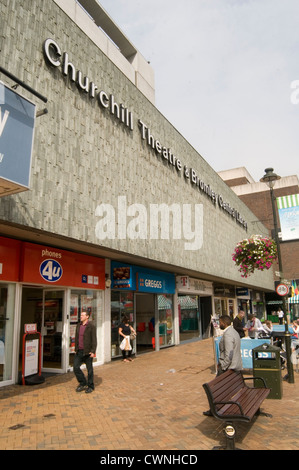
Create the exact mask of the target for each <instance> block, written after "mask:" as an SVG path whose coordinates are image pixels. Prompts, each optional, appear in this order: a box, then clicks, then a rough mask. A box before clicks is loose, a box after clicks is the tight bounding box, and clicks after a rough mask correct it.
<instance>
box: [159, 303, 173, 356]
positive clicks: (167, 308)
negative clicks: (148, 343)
mask: <svg viewBox="0 0 299 470" xmlns="http://www.w3.org/2000/svg"><path fill="white" fill-rule="evenodd" d="M158 310H159V339H160V347H161V348H162V347H165V346H171V345H172V344H174V332H173V296H172V295H167V294H162V295H158Z"/></svg>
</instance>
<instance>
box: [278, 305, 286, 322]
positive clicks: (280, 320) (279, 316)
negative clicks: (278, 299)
mask: <svg viewBox="0 0 299 470" xmlns="http://www.w3.org/2000/svg"><path fill="white" fill-rule="evenodd" d="M277 315H278V320H279V324H280V325H283V317H284V313H283V310H282V309H281V307H279V308H278V310H277Z"/></svg>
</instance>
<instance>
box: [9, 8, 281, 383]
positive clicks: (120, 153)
mask: <svg viewBox="0 0 299 470" xmlns="http://www.w3.org/2000/svg"><path fill="white" fill-rule="evenodd" d="M82 7H84V8H82ZM0 13H1V18H2V19H5V21H3V22H2V31H1V56H2V62H1V64H2V72H1V73H0V79H1V81H2V83H3V86H5V87H7V88H10V89H11V87H12V86H14V85H15V82H14V80H13V79H12V78H11V77H9V76H8V75H7V74H6V73H5V71H4V72H3V69H4V70H6V71H9V72H10V74H13V76H15V77H18V78H19V79H20V80H21V81H22V82H23V83H25V84H28V85H30V87H32V89H34V90H36V91H38V92H39V93H40V94H41V95H42V96H43V97H46V98H47V103H46V105H45V104H44V103H42V101H41V100H40V99H39V98H38V97H37V96H36V95H34V94H32V93H30V91H28V89H24V88H22V87H21V86H19V87H18V88H17V90H15V92H16V93H19V94H20V95H22V96H24V97H25V98H26V99H28V100H30V101H31V102H32V103H34V105H35V106H36V109H37V113H36V116H40V117H36V119H35V129H34V141H33V151H32V159H31V168H30V185H29V187H28V190H26V191H23V192H18V193H17V194H7V195H6V194H5V189H3V191H2V197H1V204H0V233H1V237H2V238H1V260H0V262H1V265H2V266H3V269H2V270H1V273H0V282H1V290H2V300H1V312H2V313H1V314H2V317H3V319H2V326H1V334H2V356H0V357H2V362H1V364H2V370H1V373H2V380H1V379H0V385H5V384H7V383H12V382H15V381H16V380H17V377H18V368H19V358H20V357H21V356H22V355H23V356H24V350H22V348H23V343H22V340H23V334H24V325H32V324H37V329H38V330H39V332H40V333H41V336H42V367H43V368H44V369H47V370H50V371H52V370H55V371H59V372H65V371H67V370H69V368H70V367H71V366H72V358H73V354H74V349H73V347H74V344H73V337H74V327H75V324H76V322H77V321H78V319H79V313H80V311H82V309H86V308H87V309H90V311H91V312H92V316H93V320H94V321H95V322H96V325H97V331H98V351H97V363H100V364H101V363H104V362H107V361H109V360H111V357H118V356H119V355H120V351H119V347H118V346H119V345H118V325H119V322H120V319H121V316H122V315H123V314H127V315H128V316H129V319H130V321H131V322H132V324H134V325H135V327H136V328H137V330H138V336H137V340H136V343H135V344H134V345H133V347H134V350H135V352H136V353H137V354H138V353H139V352H140V353H141V352H142V351H144V350H148V349H151V350H153V348H154V349H159V348H161V347H166V346H170V345H176V344H179V342H180V341H183V340H188V339H194V338H197V339H200V338H203V337H205V335H208V334H209V326H210V321H211V317H212V316H215V315H219V314H220V313H223V312H226V313H230V314H231V315H232V316H234V315H235V314H236V313H237V308H238V293H237V290H236V289H238V288H239V289H246V291H247V293H246V294H245V297H244V292H243V294H240V295H241V298H243V299H245V301H247V300H246V299H249V298H250V295H251V294H250V293H252V292H254V293H255V294H254V295H255V296H257V298H258V299H259V302H261V304H262V303H263V295H264V293H265V292H267V291H271V290H272V289H273V275H272V272H271V271H269V272H263V273H256V274H254V275H252V276H251V277H250V278H248V279H246V280H244V279H243V278H241V276H240V273H239V271H238V269H237V268H236V266H235V265H234V263H233V262H232V259H231V256H232V252H233V250H234V247H235V245H236V244H237V242H239V241H240V240H242V239H243V238H246V237H247V236H248V234H249V235H250V234H251V233H253V232H254V231H255V223H253V221H254V219H255V216H254V215H253V213H252V212H251V210H250V209H249V208H248V207H247V205H246V204H244V203H243V202H242V201H241V200H240V198H239V197H238V196H237V195H236V194H235V193H234V191H233V190H232V189H230V188H229V187H228V186H227V184H226V183H225V182H224V181H223V180H222V179H221V178H220V176H219V175H218V174H217V173H216V172H215V171H214V170H213V169H212V168H211V167H210V165H209V164H208V163H207V162H206V161H205V160H204V159H203V158H202V156H201V155H200V154H199V153H198V152H197V151H196V150H195V149H194V148H193V147H192V146H191V145H190V144H189V143H188V142H187V141H186V140H185V139H184V137H183V136H182V135H181V134H180V133H179V132H178V131H177V130H176V129H175V128H174V127H173V126H172V124H171V123H170V122H169V121H168V120H166V119H165V117H164V116H163V115H162V114H161V113H160V112H159V110H158V109H157V108H156V107H155V104H154V73H153V70H152V69H151V67H150V65H149V64H148V63H147V61H146V60H145V59H144V58H143V57H142V55H141V54H140V53H139V52H138V51H137V49H136V48H135V47H134V46H133V45H132V44H131V43H130V41H129V40H128V39H127V38H126V37H125V35H124V34H123V33H122V32H121V31H120V30H119V28H118V27H117V26H116V25H115V24H114V22H113V21H112V20H111V18H110V17H109V15H108V14H107V13H106V12H105V11H104V10H103V9H102V8H101V6H100V5H99V4H98V2H97V1H95V0H90V1H88V2H87V1H86V2H85V1H81V2H80V3H79V2H76V1H75V0H47V1H46V0H38V1H37V0H30V1H29V0H24V1H20V0H12V1H11V2H9V4H7V2H6V1H4V0H0ZM99 26H101V28H100V27H99ZM103 29H104V30H106V31H105V33H104V32H103ZM107 34H110V35H111V36H112V39H113V41H111V39H109V37H107ZM182 105H183V104H182ZM45 106H46V108H47V113H46V114H43V112H42V110H43V108H44V107H45ZM3 116H4V114H3V112H2V118H1V119H2V121H1V122H2V124H3V128H4V117H3ZM8 119H9V118H8ZM3 135H4V134H3ZM0 144H1V141H0ZM25 189H26V188H25ZM259 232H261V233H264V234H268V230H267V228H266V226H264V225H263V224H260V225H259ZM8 253H9V259H13V260H14V262H13V266H14V272H13V273H8V272H7V270H6V267H7V266H8V262H9V260H8ZM242 295H243V297H242ZM4 318H9V320H7V321H6V320H5V321H4ZM5 322H6V323H5ZM29 328H30V327H29ZM27 333H28V332H27ZM27 339H28V338H27ZM25 347H27V345H25Z"/></svg>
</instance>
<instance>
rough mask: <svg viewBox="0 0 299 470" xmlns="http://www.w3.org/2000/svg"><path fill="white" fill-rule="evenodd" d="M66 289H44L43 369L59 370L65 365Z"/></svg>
mask: <svg viewBox="0 0 299 470" xmlns="http://www.w3.org/2000/svg"><path fill="white" fill-rule="evenodd" d="M64 304H65V302H64V290H52V289H51V290H47V289H44V290H43V310H42V315H43V318H42V331H41V333H42V339H43V347H42V351H43V358H42V359H43V360H42V369H44V370H47V371H48V372H50V371H52V372H58V369H60V370H62V369H64V367H63V365H64V364H63V362H64V361H63V359H64V355H63V350H64V348H63V325H64Z"/></svg>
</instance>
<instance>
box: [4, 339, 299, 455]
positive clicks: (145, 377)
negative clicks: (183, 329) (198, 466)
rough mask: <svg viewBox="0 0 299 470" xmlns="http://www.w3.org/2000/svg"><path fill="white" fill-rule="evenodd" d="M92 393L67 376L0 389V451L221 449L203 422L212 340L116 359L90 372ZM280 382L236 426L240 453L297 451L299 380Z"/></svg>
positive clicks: (212, 423)
mask: <svg viewBox="0 0 299 470" xmlns="http://www.w3.org/2000/svg"><path fill="white" fill-rule="evenodd" d="M94 373H95V387H96V388H95V391H94V392H93V393H91V394H86V393H85V392H81V393H77V392H76V391H75V389H76V387H77V382H76V379H75V377H74V374H73V373H72V372H70V373H68V374H62V375H56V376H52V377H48V378H46V381H45V383H43V384H40V385H32V386H21V385H13V386H8V387H2V388H0V406H1V415H0V424H1V425H0V449H1V450H97V451H110V453H111V452H112V451H120V450H123V451H126V450H130V451H134V450H140V451H151V450H154V451H166V450H168V451H169V450H171V451H180V452H186V453H190V451H201V450H211V449H212V448H213V447H214V446H217V445H220V444H224V443H225V439H224V434H223V423H222V422H220V421H218V420H216V419H215V418H213V417H207V416H204V415H203V411H205V410H207V408H208V402H207V398H206V395H205V392H204V390H203V387H202V384H203V383H204V382H208V381H210V380H212V379H213V378H214V377H215V366H214V352H213V340H212V338H210V339H207V340H202V341H197V342H191V343H187V344H182V345H180V346H176V347H171V348H168V349H164V350H161V351H159V352H150V353H146V354H143V355H140V356H138V357H136V358H135V359H134V361H133V362H131V363H125V362H122V361H120V360H114V361H112V362H111V363H108V364H104V365H102V366H96V367H95V368H94ZM294 375H295V383H294V384H289V383H288V382H283V396H282V399H278V400H277V399H267V400H265V401H264V403H263V405H262V410H263V411H265V412H267V413H270V414H272V416H273V417H272V418H269V417H266V416H263V415H259V416H257V417H256V418H255V419H254V421H253V422H252V423H250V424H247V423H241V424H237V437H236V446H237V447H238V448H241V449H243V450H247V451H249V450H298V449H299V400H298V397H299V394H298V392H299V385H298V378H299V374H298V373H296V372H295V373H294Z"/></svg>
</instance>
